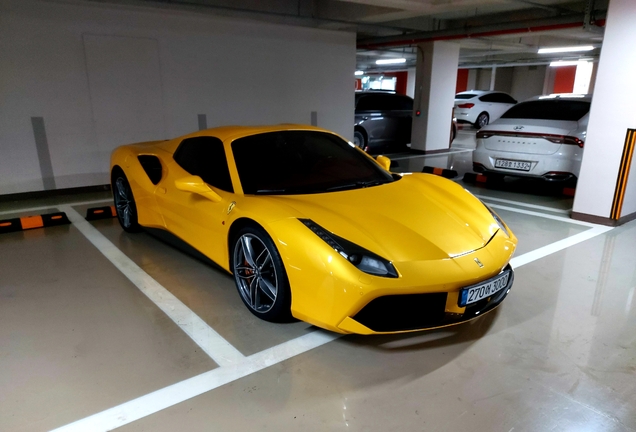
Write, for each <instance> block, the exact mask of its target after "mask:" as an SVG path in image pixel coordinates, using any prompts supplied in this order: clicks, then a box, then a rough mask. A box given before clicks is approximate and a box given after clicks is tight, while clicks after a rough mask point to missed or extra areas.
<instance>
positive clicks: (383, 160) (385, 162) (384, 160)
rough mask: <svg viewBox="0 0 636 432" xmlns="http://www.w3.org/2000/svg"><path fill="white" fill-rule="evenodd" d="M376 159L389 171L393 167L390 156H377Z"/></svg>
mask: <svg viewBox="0 0 636 432" xmlns="http://www.w3.org/2000/svg"><path fill="white" fill-rule="evenodd" d="M375 160H376V161H377V162H378V163H379V164H380V166H381V167H382V168H384V169H385V170H387V171H389V169H390V168H391V159H389V158H388V157H386V156H382V155H380V156H378V157H377V158H375Z"/></svg>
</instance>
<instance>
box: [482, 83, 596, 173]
mask: <svg viewBox="0 0 636 432" xmlns="http://www.w3.org/2000/svg"><path fill="white" fill-rule="evenodd" d="M591 100H592V99H591V96H589V95H571V94H568V95H550V96H537V97H535V98H532V99H530V100H527V101H525V102H521V103H519V104H517V105H515V106H514V107H512V108H511V109H509V110H508V111H506V113H504V115H502V116H501V118H500V119H499V120H497V121H495V122H493V123H492V124H490V125H488V126H485V127H484V128H482V129H481V130H480V131H479V132H477V147H476V149H475V151H474V152H473V170H474V171H475V172H479V173H485V174H486V175H494V176H501V175H512V176H518V177H536V178H542V179H545V180H549V181H567V180H573V179H575V178H577V177H578V175H579V171H580V169H581V158H582V156H583V144H584V143H585V136H586V131H587V123H588V120H589V111H590V102H591Z"/></svg>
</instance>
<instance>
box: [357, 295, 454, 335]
mask: <svg viewBox="0 0 636 432" xmlns="http://www.w3.org/2000/svg"><path fill="white" fill-rule="evenodd" d="M446 297H447V293H432V294H403V295H389V296H383V297H378V298H376V299H373V300H371V301H370V302H369V303H368V304H367V305H366V306H365V307H364V308H362V310H361V311H360V312H358V313H357V314H356V315H355V316H354V317H353V319H355V320H356V321H358V322H359V323H360V324H362V325H364V326H366V327H368V328H370V329H371V330H373V331H376V332H391V331H404V330H416V329H422V328H426V327H433V326H435V325H437V324H441V323H442V321H443V320H444V317H445V312H444V310H445V308H446Z"/></svg>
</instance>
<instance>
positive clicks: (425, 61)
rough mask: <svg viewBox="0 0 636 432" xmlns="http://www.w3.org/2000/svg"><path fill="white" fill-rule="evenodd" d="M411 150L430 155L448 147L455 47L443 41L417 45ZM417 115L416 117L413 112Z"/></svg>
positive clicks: (454, 72) (454, 80)
mask: <svg viewBox="0 0 636 432" xmlns="http://www.w3.org/2000/svg"><path fill="white" fill-rule="evenodd" d="M417 47H418V50H417V68H416V81H415V103H414V107H413V110H414V116H413V127H412V130H411V148H412V149H413V150H420V151H425V152H431V151H435V150H443V149H447V148H449V147H450V143H449V139H450V128H451V121H452V111H453V104H454V100H455V85H456V83H457V65H458V64H459V44H456V43H452V42H445V41H435V42H426V43H422V44H419V45H418V46H417ZM418 111H419V112H420V115H419V116H418V115H416V113H417V112H418Z"/></svg>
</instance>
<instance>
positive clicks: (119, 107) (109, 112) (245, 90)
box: [0, 0, 355, 194]
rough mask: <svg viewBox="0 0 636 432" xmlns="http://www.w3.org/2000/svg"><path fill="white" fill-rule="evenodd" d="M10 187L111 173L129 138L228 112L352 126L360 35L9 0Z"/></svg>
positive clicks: (217, 120) (5, 163)
mask: <svg viewBox="0 0 636 432" xmlns="http://www.w3.org/2000/svg"><path fill="white" fill-rule="evenodd" d="M0 58H1V59H2V61H1V62H0V151H1V153H2V157H1V158H0V194H8V193H17V192H28V191H35V190H42V189H43V184H42V176H41V171H40V165H39V163H38V159H37V150H36V145H35V139H34V136H33V130H32V126H31V117H42V118H43V119H44V123H45V126H46V134H47V140H48V145H49V151H50V155H51V163H52V168H53V173H54V175H55V183H56V185H57V187H58V188H66V187H77V186H88V185H94V184H104V183H107V182H108V172H107V171H108V155H109V153H110V150H111V149H112V148H113V147H115V146H117V145H119V144H125V143H129V142H134V141H140V140H151V139H165V138H171V137H174V136H178V135H181V134H184V133H188V132H192V131H195V130H197V129H198V116H199V114H205V115H206V117H207V125H208V127H214V126H219V125H227V124H243V125H248V124H267V123H303V124H309V123H310V121H311V112H312V111H316V112H317V113H318V125H319V126H322V127H326V128H328V129H331V130H334V131H336V132H338V133H340V134H342V135H344V136H345V137H347V138H350V136H351V135H352V133H353V128H352V125H353V114H354V113H353V109H354V107H353V103H354V91H353V88H352V86H351V80H352V77H353V71H354V70H355V35H354V34H353V33H344V32H334V31H329V30H318V29H309V28H299V27H291V26H282V25H274V24H266V23H260V22H253V21H243V20H237V19H230V18H221V17H216V16H213V15H208V14H198V13H194V12H190V11H178V10H174V9H157V8H150V7H141V6H140V7H136V6H124V5H121V4H119V5H108V4H101V3H97V2H81V1H77V2H74V1H72V0H69V1H63V2H62V1H60V2H57V1H42V0H0Z"/></svg>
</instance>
